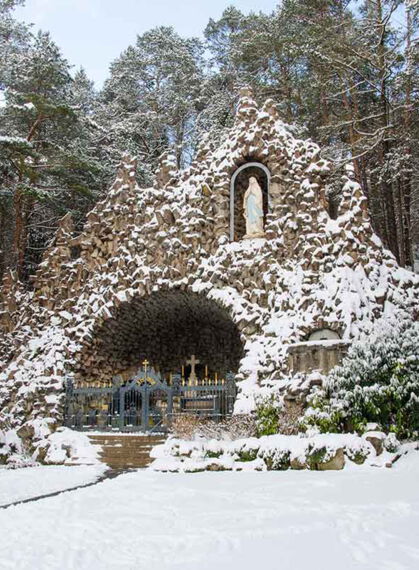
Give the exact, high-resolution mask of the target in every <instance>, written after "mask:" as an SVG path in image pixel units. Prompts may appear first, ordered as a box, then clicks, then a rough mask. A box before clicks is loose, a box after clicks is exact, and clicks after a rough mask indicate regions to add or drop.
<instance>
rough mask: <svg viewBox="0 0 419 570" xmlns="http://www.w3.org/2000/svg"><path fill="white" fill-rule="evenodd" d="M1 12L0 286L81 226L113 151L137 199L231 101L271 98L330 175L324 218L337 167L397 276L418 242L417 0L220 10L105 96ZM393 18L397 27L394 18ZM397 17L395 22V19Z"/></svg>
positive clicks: (2, 2)
mask: <svg viewBox="0 0 419 570" xmlns="http://www.w3.org/2000/svg"><path fill="white" fill-rule="evenodd" d="M22 4H23V0H0V277H1V276H2V275H4V274H5V272H6V271H7V270H12V271H14V272H15V273H16V275H17V276H18V277H19V279H21V280H22V281H24V282H26V283H28V286H29V283H30V281H29V277H30V275H31V274H33V272H34V271H35V269H36V266H37V264H39V262H40V261H41V259H42V253H43V251H44V250H45V247H46V246H47V245H48V243H49V242H50V241H51V239H52V237H53V235H54V231H55V229H56V227H57V222H58V220H59V219H60V218H61V217H63V216H64V215H65V214H66V213H68V212H71V214H72V216H73V219H74V221H75V223H76V228H77V229H78V230H80V229H81V227H82V225H83V221H84V218H85V215H86V213H87V212H88V211H89V209H91V208H92V206H93V204H94V203H95V202H96V201H97V200H98V199H100V197H101V196H103V195H104V193H105V192H106V189H107V187H108V185H109V183H110V182H111V180H112V177H113V176H114V175H115V170H116V166H117V164H118V162H119V161H120V159H121V157H122V155H123V154H124V152H126V151H128V152H130V153H131V154H133V155H135V156H137V157H138V172H137V177H138V182H139V184H140V186H149V185H151V184H152V182H153V178H154V174H155V171H156V169H157V168H158V165H159V161H160V160H161V157H162V156H165V157H167V155H168V154H170V155H171V157H172V160H173V161H174V162H176V165H177V167H179V168H184V167H186V166H187V165H188V164H189V163H190V162H191V160H192V158H193V156H194V153H195V151H196V148H197V146H198V144H199V143H200V142H202V140H203V139H204V138H206V139H209V140H210V141H211V142H212V143H213V144H214V145H216V144H217V142H218V141H219V140H220V138H222V137H223V135H225V133H226V131H227V130H228V128H229V127H230V126H231V125H232V121H233V118H234V112H235V107H236V105H237V100H238V93H239V90H240V88H241V87H242V86H244V85H248V86H251V87H252V89H253V92H254V94H255V98H256V99H257V100H258V101H259V102H263V101H264V100H265V99H267V98H271V99H273V100H274V101H275V102H276V104H277V106H278V110H279V112H280V115H281V117H282V119H283V120H284V121H285V122H287V123H289V124H291V125H292V129H293V131H294V132H295V133H296V135H298V136H301V137H311V138H313V139H314V140H315V141H316V142H317V143H318V144H319V145H321V148H322V155H323V156H324V157H325V158H327V159H329V160H330V161H331V163H332V168H333V177H332V180H331V183H330V185H329V187H328V188H327V192H328V196H329V205H330V214H331V215H332V216H333V215H334V211H335V209H336V203H337V202H338V201H339V191H340V184H339V181H340V177H341V176H342V174H343V172H344V171H345V169H347V168H348V167H350V168H352V169H353V173H354V176H355V177H356V179H357V180H358V181H359V183H360V184H361V185H362V188H363V190H364V192H365V194H366V196H367V198H368V202H369V207H370V212H371V216H372V222H373V225H374V228H375V231H376V232H377V233H378V235H379V236H380V237H381V239H382V240H383V241H384V243H385V245H386V246H387V247H388V248H389V249H390V250H391V251H392V252H393V254H394V255H395V256H396V258H397V259H398V261H399V263H400V264H401V265H402V266H407V267H412V266H413V265H414V257H415V251H416V252H417V249H418V244H419V149H418V138H419V120H418V119H419V117H418V110H419V105H418V103H419V42H418V30H419V1H418V0H405V1H401V0H360V1H358V2H354V1H353V0H352V1H350V0H304V1H302V0H283V2H282V3H281V4H280V5H278V7H277V8H276V9H275V10H274V11H273V12H272V13H269V14H268V13H261V12H259V13H256V12H255V13H250V14H243V13H242V12H240V11H239V10H238V9H237V8H234V7H229V8H226V10H225V11H224V13H223V14H222V16H221V18H220V19H218V20H213V19H210V20H209V22H208V25H207V26H206V28H205V30H204V34H203V39H199V38H183V37H180V36H179V35H178V34H177V33H176V32H175V31H174V30H173V28H170V27H157V28H154V29H151V30H150V31H147V32H145V33H143V34H142V35H139V36H138V37H137V40H136V42H135V44H134V45H130V46H127V48H126V49H125V50H124V51H123V52H122V53H121V54H120V56H119V57H118V58H117V59H115V61H113V62H112V63H111V65H110V69H109V76H108V78H107V79H106V81H105V82H104V85H103V88H101V89H100V90H97V89H95V87H94V84H93V82H92V81H91V80H90V78H89V77H88V76H87V74H86V72H85V71H84V69H82V68H81V69H78V70H74V69H73V68H72V66H71V65H70V63H69V62H68V61H66V59H65V58H64V57H63V55H62V54H61V52H60V49H59V48H58V47H57V45H56V44H55V43H54V41H53V38H51V36H50V34H49V33H47V32H35V31H34V30H33V28H32V27H30V26H28V25H27V24H25V23H24V22H21V21H19V20H18V19H17V18H16V17H15V8H16V7H17V6H18V5H22ZM395 15H397V17H395ZM401 20H402V21H401Z"/></svg>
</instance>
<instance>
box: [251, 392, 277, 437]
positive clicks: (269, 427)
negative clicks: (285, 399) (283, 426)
mask: <svg viewBox="0 0 419 570" xmlns="http://www.w3.org/2000/svg"><path fill="white" fill-rule="evenodd" d="M281 409H282V407H281V404H280V402H279V399H278V397H277V396H276V395H271V396H267V397H265V398H262V399H260V400H259V401H258V402H257V403H256V430H257V435H258V437H261V436H262V435H274V434H276V433H279V425H280V412H281Z"/></svg>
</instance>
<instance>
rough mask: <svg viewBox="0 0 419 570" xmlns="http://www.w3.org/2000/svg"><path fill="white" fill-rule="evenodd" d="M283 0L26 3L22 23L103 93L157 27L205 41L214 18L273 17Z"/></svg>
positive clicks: (34, 0) (21, 12)
mask: <svg viewBox="0 0 419 570" xmlns="http://www.w3.org/2000/svg"><path fill="white" fill-rule="evenodd" d="M277 4H278V0H26V3H25V6H23V7H19V8H18V9H17V10H16V11H15V16H16V18H18V19H19V20H24V21H26V22H28V23H33V24H34V26H35V29H39V28H40V29H42V30H44V31H49V32H51V36H52V39H53V40H54V41H55V43H56V44H58V46H59V47H60V48H61V50H62V53H63V55H64V57H65V58H66V59H67V60H68V61H69V62H70V63H71V64H72V65H74V66H75V68H78V67H80V66H83V67H84V68H85V70H86V72H87V74H88V76H89V77H90V79H93V80H94V82H95V84H96V86H97V87H98V88H100V87H101V86H102V83H103V81H104V80H105V79H106V77H107V75H108V67H109V64H110V63H111V61H113V60H114V59H115V58H117V57H118V56H119V54H120V53H121V52H122V50H124V49H125V48H127V47H128V45H132V44H133V43H134V42H135V39H136V36H137V34H140V35H141V34H142V33H144V32H145V31H147V30H149V29H150V28H154V27H155V26H162V25H164V26H173V28H174V29H175V30H176V31H177V32H178V33H179V34H180V35H181V36H185V37H191V36H202V32H203V30H204V28H205V26H206V25H207V23H208V20H209V19H210V18H214V19H218V18H219V17H220V16H221V14H222V12H223V10H224V9H225V8H226V7H227V6H231V5H233V6H235V7H237V8H238V9H240V10H241V11H242V12H244V13H248V12H250V11H254V12H259V11H262V12H268V13H269V12H271V11H272V10H273V9H274V8H275V6H276V5H277Z"/></svg>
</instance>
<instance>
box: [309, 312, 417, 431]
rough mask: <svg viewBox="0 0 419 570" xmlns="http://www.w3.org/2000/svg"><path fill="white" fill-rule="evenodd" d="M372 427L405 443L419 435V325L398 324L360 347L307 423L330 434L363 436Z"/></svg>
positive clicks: (335, 374)
mask: <svg viewBox="0 0 419 570" xmlns="http://www.w3.org/2000/svg"><path fill="white" fill-rule="evenodd" d="M368 422H376V423H378V424H379V425H380V426H381V428H382V429H384V430H386V431H390V432H394V433H395V434H396V435H397V436H399V437H402V438H406V437H413V436H416V435H417V434H418V433H419V323H417V322H411V321H402V322H400V323H397V324H394V323H393V326H391V327H390V326H387V327H386V328H385V329H384V330H382V331H381V332H379V333H378V334H373V335H371V336H370V337H369V338H368V339H365V340H363V341H358V342H357V343H354V344H353V345H352V347H351V348H350V350H349V352H348V355H347V357H346V358H345V360H344V361H343V363H342V365H341V366H339V367H337V368H335V369H334V370H333V371H332V372H331V374H330V375H329V377H328V379H327V381H326V384H325V387H324V388H323V389H321V390H319V391H318V392H317V393H316V394H315V395H314V396H313V397H312V399H311V403H310V406H309V409H308V410H307V411H306V413H305V416H304V418H303V421H302V424H303V425H304V426H305V427H309V426H316V427H318V428H319V429H320V431H321V432H323V433H325V432H332V431H333V432H336V431H337V432H339V431H353V430H355V431H363V430H364V429H365V426H366V424H367V423H368Z"/></svg>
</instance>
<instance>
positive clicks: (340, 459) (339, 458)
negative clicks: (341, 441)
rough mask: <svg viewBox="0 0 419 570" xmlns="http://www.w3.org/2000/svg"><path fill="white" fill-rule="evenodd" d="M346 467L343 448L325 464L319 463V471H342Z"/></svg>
mask: <svg viewBox="0 0 419 570" xmlns="http://www.w3.org/2000/svg"><path fill="white" fill-rule="evenodd" d="M344 467H345V454H344V452H343V449H342V448H339V449H337V450H336V453H335V455H334V456H333V457H332V458H331V459H329V460H328V461H325V462H324V463H317V469H318V471H340V470H341V469H343V468H344Z"/></svg>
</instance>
